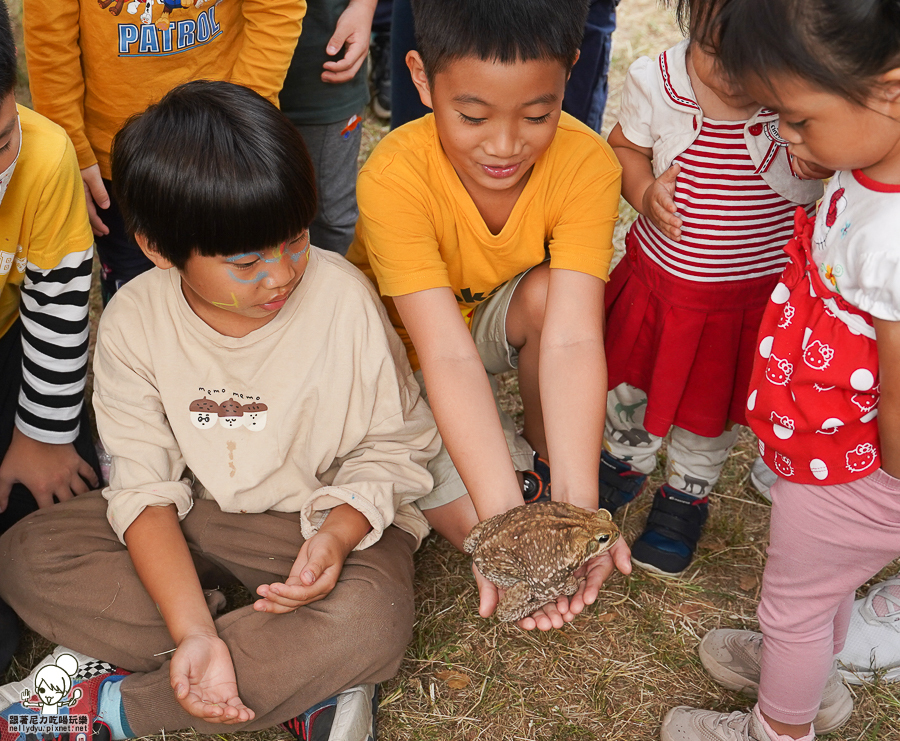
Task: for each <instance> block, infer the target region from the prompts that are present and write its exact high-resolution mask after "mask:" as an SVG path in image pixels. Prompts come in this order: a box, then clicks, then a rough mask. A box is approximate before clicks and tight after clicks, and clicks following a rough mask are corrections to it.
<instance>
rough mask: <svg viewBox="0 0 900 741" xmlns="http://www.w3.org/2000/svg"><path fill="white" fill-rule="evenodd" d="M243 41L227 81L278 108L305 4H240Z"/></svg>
mask: <svg viewBox="0 0 900 741" xmlns="http://www.w3.org/2000/svg"><path fill="white" fill-rule="evenodd" d="M242 5H243V14H244V38H243V45H242V46H241V52H240V54H239V55H238V58H237V61H236V62H235V64H234V70H233V71H232V73H231V81H232V82H236V83H239V84H241V85H246V86H247V87H249V88H252V89H253V90H255V91H256V92H258V93H259V94H260V95H262V96H263V97H265V98H268V99H269V100H270V101H272V102H273V103H274V104H275V105H278V94H279V93H280V92H281V87H282V85H283V84H284V78H285V76H286V75H287V71H288V67H289V66H290V64H291V58H292V57H293V56H294V48H295V47H296V46H297V39H298V38H299V37H300V31H301V28H302V25H303V18H304V16H305V15H306V0H243V4H242Z"/></svg>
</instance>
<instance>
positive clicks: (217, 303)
mask: <svg viewBox="0 0 900 741" xmlns="http://www.w3.org/2000/svg"><path fill="white" fill-rule="evenodd" d="M212 305H213V306H218V307H219V308H220V309H237V308H238V300H237V296H235V295H234V294H233V293H232V294H231V303H230V304H226V303H225V302H224V301H213V302H212Z"/></svg>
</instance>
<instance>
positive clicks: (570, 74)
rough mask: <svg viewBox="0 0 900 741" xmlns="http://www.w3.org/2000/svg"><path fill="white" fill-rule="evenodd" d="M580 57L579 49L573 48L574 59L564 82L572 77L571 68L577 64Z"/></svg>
mask: <svg viewBox="0 0 900 741" xmlns="http://www.w3.org/2000/svg"><path fill="white" fill-rule="evenodd" d="M580 58H581V49H576V50H575V61H574V62H572V67H569V73H568V74H567V75H566V82H568V81H569V80H570V79H571V77H572V68H573V67H574V66H575V65H576V64H578V60H579V59H580Z"/></svg>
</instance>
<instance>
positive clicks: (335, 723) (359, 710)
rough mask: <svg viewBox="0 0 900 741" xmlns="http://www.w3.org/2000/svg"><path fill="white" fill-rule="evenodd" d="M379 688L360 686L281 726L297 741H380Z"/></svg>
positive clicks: (323, 702)
mask: <svg viewBox="0 0 900 741" xmlns="http://www.w3.org/2000/svg"><path fill="white" fill-rule="evenodd" d="M379 687H380V685H377V684H359V685H357V686H356V687H351V688H350V689H348V690H344V691H343V692H341V693H340V694H339V695H335V696H334V697H330V698H328V699H327V700H323V701H322V702H320V703H319V704H318V705H313V707H311V708H310V709H309V710H307V711H306V712H305V713H301V714H300V715H298V716H297V717H296V718H291V720H289V721H287V722H285V723H282V724H281V728H283V729H284V730H286V731H287V732H288V733H290V734H291V736H293V737H294V738H295V739H297V741H305V740H306V739H322V741H376V739H377V738H378V701H379V696H380V692H379Z"/></svg>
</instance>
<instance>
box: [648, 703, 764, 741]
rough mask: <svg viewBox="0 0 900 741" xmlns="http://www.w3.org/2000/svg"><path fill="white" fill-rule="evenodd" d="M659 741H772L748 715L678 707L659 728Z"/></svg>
mask: <svg viewBox="0 0 900 741" xmlns="http://www.w3.org/2000/svg"><path fill="white" fill-rule="evenodd" d="M659 735H660V738H661V739H662V741H772V739H770V738H769V734H768V733H766V729H765V728H763V725H762V723H760V722H759V720H758V719H757V718H756V716H755V715H754V714H753V713H752V712H744V711H741V710H738V711H737V712H734V713H717V712H716V711H714V710H699V709H698V708H689V707H686V706H684V705H681V706H679V707H677V708H672V709H671V710H670V711H669V712H668V713H666V717H665V718H664V719H663V722H662V727H661V728H660V729H659Z"/></svg>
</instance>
